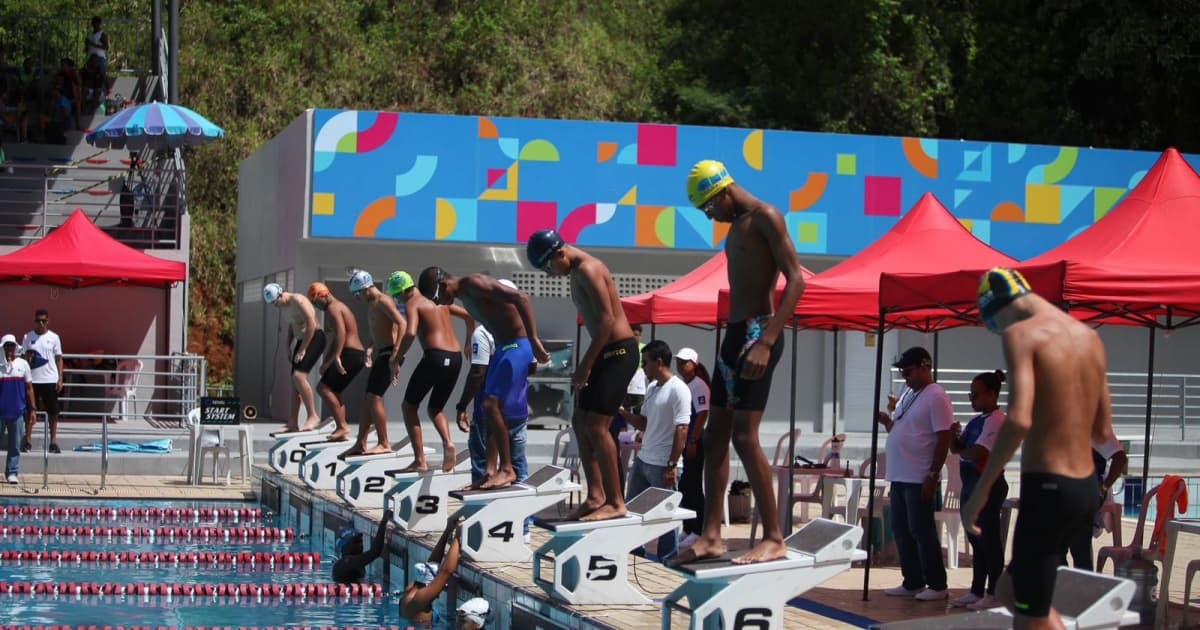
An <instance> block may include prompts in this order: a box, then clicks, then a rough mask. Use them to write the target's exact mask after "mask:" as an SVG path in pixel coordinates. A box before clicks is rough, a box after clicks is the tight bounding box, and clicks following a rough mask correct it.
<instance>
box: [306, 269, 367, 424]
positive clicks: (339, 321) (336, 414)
mask: <svg viewBox="0 0 1200 630" xmlns="http://www.w3.org/2000/svg"><path fill="white" fill-rule="evenodd" d="M308 299H309V301H310V302H312V304H313V306H315V307H317V308H319V309H321V310H323V311H325V327H324V332H325V338H326V339H328V340H331V342H330V343H329V350H328V352H326V353H325V361H323V362H322V363H321V384H320V385H318V386H317V392H318V393H320V394H321V399H322V400H324V401H325V404H327V405H329V407H330V409H332V410H333V421H334V423H335V424H337V429H335V430H334V432H333V433H330V434H329V438H328V439H329V441H330V442H344V441H346V440H347V439H349V438H350V425H349V424H347V423H346V403H345V401H343V400H342V391H344V390H345V389H346V386H348V385H349V384H350V382H351V381H353V380H354V377H356V376H358V373H359V372H361V371H362V369H363V362H364V357H365V355H364V353H363V345H362V340H361V339H359V338H358V321H357V320H355V319H354V313H352V312H350V307H348V306H346V305H345V304H343V303H342V301H341V300H339V299H337V298H335V297H333V294H332V293H330V291H329V287H328V286H326V285H325V283H324V282H314V283H312V284H311V285H309V287H308Z"/></svg>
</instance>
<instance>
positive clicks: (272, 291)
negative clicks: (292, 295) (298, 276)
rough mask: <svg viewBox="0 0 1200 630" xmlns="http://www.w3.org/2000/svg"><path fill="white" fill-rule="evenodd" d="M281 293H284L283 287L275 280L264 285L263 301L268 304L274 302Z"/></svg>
mask: <svg viewBox="0 0 1200 630" xmlns="http://www.w3.org/2000/svg"><path fill="white" fill-rule="evenodd" d="M281 295H283V287H281V286H279V285H278V284H276V283H274V282H272V283H271V284H268V285H267V286H265V287H263V301H264V302H266V303H267V304H274V303H275V302H276V301H277V300H278V299H279V296H281Z"/></svg>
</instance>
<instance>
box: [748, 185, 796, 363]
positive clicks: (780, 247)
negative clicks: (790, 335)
mask: <svg viewBox="0 0 1200 630" xmlns="http://www.w3.org/2000/svg"><path fill="white" fill-rule="evenodd" d="M763 210H764V211H762V212H755V213H754V216H753V217H752V219H751V220H752V221H753V222H754V223H753V225H754V226H755V227H756V228H757V229H758V231H759V233H760V234H762V236H763V238H764V239H765V240H766V241H767V246H768V247H769V248H770V249H771V256H772V258H774V259H775V264H776V266H778V267H779V273H781V274H783V277H784V279H786V280H787V285H786V286H785V287H784V289H783V297H782V298H781V299H780V301H779V308H778V309H777V310H776V311H775V315H773V316H772V317H771V321H770V322H768V323H767V328H766V330H764V331H763V334H762V337H761V339H760V341H762V342H763V343H765V344H767V345H768V346H770V345H774V344H775V340H776V339H778V338H779V335H780V333H782V332H783V327H784V326H786V325H787V323H788V321H790V320H791V319H792V313H793V311H795V310H796V302H799V301H800V296H801V295H803V294H804V286H805V284H804V275H803V273H802V272H801V271H800V258H799V257H798V256H796V248H795V246H794V245H792V240H791V239H790V238H788V236H787V233H788V231H787V225H786V224H785V223H784V221H783V215H782V214H780V213H779V211H778V210H776V209H775V208H773V207H771V206H766V207H764V208H763ZM772 297H774V296H772Z"/></svg>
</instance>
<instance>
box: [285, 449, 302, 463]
mask: <svg viewBox="0 0 1200 630" xmlns="http://www.w3.org/2000/svg"><path fill="white" fill-rule="evenodd" d="M303 459H304V451H302V450H300V449H296V450H294V451H291V452H289V453H288V461H290V462H291V463H293V464H299V463H300V462H301V461H302V460H303Z"/></svg>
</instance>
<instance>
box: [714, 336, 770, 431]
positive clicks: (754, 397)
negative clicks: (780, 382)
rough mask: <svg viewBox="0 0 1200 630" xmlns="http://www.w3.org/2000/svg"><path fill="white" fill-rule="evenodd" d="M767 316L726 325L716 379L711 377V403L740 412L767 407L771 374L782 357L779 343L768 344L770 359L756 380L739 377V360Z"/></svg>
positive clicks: (740, 367)
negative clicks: (764, 370) (769, 346)
mask: <svg viewBox="0 0 1200 630" xmlns="http://www.w3.org/2000/svg"><path fill="white" fill-rule="evenodd" d="M770 318H771V317H770V315H759V316H758V317H754V318H751V319H749V320H744V321H740V322H735V323H732V324H730V325H729V328H728V330H727V332H726V333H725V341H723V342H721V352H720V353H719V354H718V355H717V378H715V379H713V381H714V382H713V387H712V394H711V400H710V403H711V406H713V407H725V408H727V409H737V410H740V411H762V410H764V409H766V408H767V396H768V395H769V394H770V393H771V375H772V374H774V373H775V366H776V365H777V364H778V363H779V359H780V357H782V356H783V343H782V341H781V340H779V339H776V340H775V345H774V346H771V358H770V360H769V361H767V371H766V372H765V373H764V374H763V375H762V377H761V378H759V379H758V380H756V381H748V380H746V379H744V378H742V377H741V376H740V374H741V371H742V363H743V362H744V360H745V358H746V353H747V352H749V350H750V347H751V346H753V345H754V343H755V342H757V341H758V339H759V338H760V337H762V334H763V331H764V330H766V327H767V321H768V320H770Z"/></svg>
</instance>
